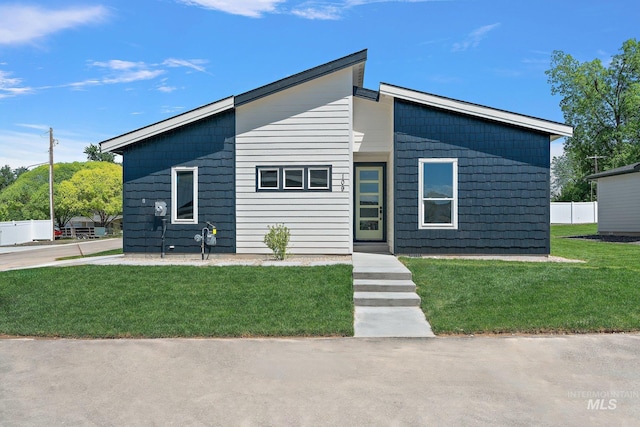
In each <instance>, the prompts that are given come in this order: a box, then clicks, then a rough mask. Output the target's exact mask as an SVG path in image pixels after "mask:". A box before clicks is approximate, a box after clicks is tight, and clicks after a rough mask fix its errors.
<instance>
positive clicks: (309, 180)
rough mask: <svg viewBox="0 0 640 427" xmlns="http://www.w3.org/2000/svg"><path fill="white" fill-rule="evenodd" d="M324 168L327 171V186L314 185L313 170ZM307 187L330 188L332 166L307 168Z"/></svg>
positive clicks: (314, 188) (312, 188)
mask: <svg viewBox="0 0 640 427" xmlns="http://www.w3.org/2000/svg"><path fill="white" fill-rule="evenodd" d="M312 170H313V171H316V170H322V171H325V172H326V173H327V185H326V186H325V187H312V186H311V171H312ZM307 188H308V189H309V190H329V189H330V188H331V168H330V167H324V166H323V167H312V166H310V167H309V168H308V169H307Z"/></svg>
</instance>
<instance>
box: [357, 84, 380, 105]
mask: <svg viewBox="0 0 640 427" xmlns="http://www.w3.org/2000/svg"><path fill="white" fill-rule="evenodd" d="M353 96H356V97H358V98H363V99H368V100H370V101H376V102H378V100H379V99H380V92H378V91H377V90H371V89H365V88H363V87H358V86H354V87H353Z"/></svg>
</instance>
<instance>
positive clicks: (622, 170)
mask: <svg viewBox="0 0 640 427" xmlns="http://www.w3.org/2000/svg"><path fill="white" fill-rule="evenodd" d="M635 172H640V162H638V163H633V164H630V165H626V166H622V167H619V168H615V169H609V170H607V171H604V172H598V173H594V174H591V175H589V176H587V179H598V178H604V177H606V176H616V175H624V174H627V173H635Z"/></svg>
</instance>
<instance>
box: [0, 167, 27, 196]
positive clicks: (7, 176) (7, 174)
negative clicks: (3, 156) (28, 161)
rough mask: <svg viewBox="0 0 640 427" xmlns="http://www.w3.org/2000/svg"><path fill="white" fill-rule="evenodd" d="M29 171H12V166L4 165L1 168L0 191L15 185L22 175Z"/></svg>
mask: <svg viewBox="0 0 640 427" xmlns="http://www.w3.org/2000/svg"><path fill="white" fill-rule="evenodd" d="M27 171H28V169H27V168H25V167H20V168H18V169H11V166H9V165H4V166H3V167H2V168H0V191H2V190H3V189H5V188H7V187H8V186H10V185H11V184H13V183H14V182H15V180H16V179H18V177H19V176H20V175H22V174H23V173H25V172H27Z"/></svg>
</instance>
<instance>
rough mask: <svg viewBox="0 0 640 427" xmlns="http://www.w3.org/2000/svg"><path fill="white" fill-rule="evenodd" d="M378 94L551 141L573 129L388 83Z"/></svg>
mask: <svg viewBox="0 0 640 427" xmlns="http://www.w3.org/2000/svg"><path fill="white" fill-rule="evenodd" d="M380 94H382V95H388V96H393V97H394V98H399V99H404V100H406V101H411V102H415V103H418V104H423V105H429V106H431V107H434V108H439V109H442V110H448V111H453V112H456V113H460V114H465V115H469V116H475V117H480V118H483V119H487V120H493V121H497V122H502V123H506V124H509V125H513V126H518V127H523V128H527V129H532V130H536V131H540V132H543V133H547V134H549V135H551V139H552V140H554V139H557V138H560V137H563V136H572V135H573V128H572V127H571V126H568V125H565V124H563V123H558V122H552V121H549V120H544V119H539V118H536V117H531V116H525V115H523V114H517V113H512V112H510V111H505V110H499V109H496V108H491V107H486V106H484V105H478V104H472V103H470V102H465V101H459V100H457V99H452V98H447V97H444V96H439V95H433V94H431V93H426V92H420V91H416V90H412V89H406V88H403V87H400V86H394V85H391V84H388V83H380Z"/></svg>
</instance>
